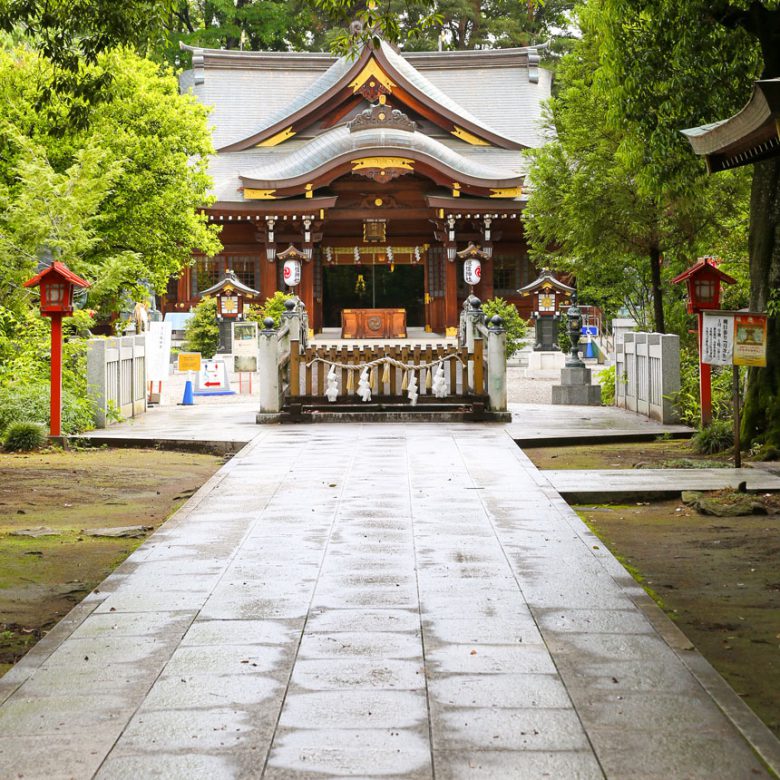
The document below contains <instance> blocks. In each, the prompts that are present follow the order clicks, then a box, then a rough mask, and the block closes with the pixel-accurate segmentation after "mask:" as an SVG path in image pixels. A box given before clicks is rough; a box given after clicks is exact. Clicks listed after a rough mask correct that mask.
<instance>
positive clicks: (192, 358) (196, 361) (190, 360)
mask: <svg viewBox="0 0 780 780" xmlns="http://www.w3.org/2000/svg"><path fill="white" fill-rule="evenodd" d="M176 367H177V369H178V370H179V371H200V352H179V362H178V364H177V366H176Z"/></svg>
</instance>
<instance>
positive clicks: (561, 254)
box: [524, 3, 747, 332]
mask: <svg viewBox="0 0 780 780" xmlns="http://www.w3.org/2000/svg"><path fill="white" fill-rule="evenodd" d="M597 6H598V3H591V4H590V5H589V6H587V7H584V6H583V7H580V8H579V14H578V18H579V21H580V27H581V30H582V37H581V39H580V40H578V41H577V42H576V43H575V44H574V45H573V48H572V51H571V52H570V53H569V54H568V55H567V56H565V57H564V58H563V60H562V61H561V63H560V65H559V69H558V79H559V87H558V92H557V95H556V96H555V97H554V98H553V99H552V101H551V102H550V106H549V113H548V127H549V130H550V133H551V140H550V142H549V143H548V144H547V145H546V146H544V147H542V148H540V149H538V150H534V151H533V152H531V153H530V157H531V162H532V167H531V171H530V179H531V181H532V182H533V189H532V190H531V195H530V198H529V204H528V208H527V209H526V211H525V214H524V218H525V222H526V227H527V231H528V236H529V240H530V243H531V247H532V250H533V254H534V255H535V257H536V262H537V265H549V266H551V267H555V268H557V269H559V270H563V271H567V272H569V273H574V274H575V275H576V277H577V283H578V286H579V291H580V296H581V300H584V301H587V302H588V303H591V304H597V305H599V306H601V307H602V308H603V309H605V310H606V311H607V312H614V311H615V310H616V309H618V308H620V307H621V306H624V305H626V306H628V307H629V309H630V310H631V313H632V314H633V316H634V317H635V319H636V320H637V322H639V323H640V325H641V326H643V327H648V326H649V324H650V321H651V318H650V317H649V316H648V309H650V308H651V309H652V324H653V326H654V328H655V330H657V331H659V332H664V331H666V330H667V323H666V315H665V311H664V291H665V290H668V289H669V285H668V280H669V279H670V278H671V276H673V275H674V273H675V272H676V271H679V270H680V269H681V267H683V266H684V265H685V263H686V262H687V260H689V259H690V257H692V256H695V255H696V252H697V251H700V250H703V249H704V248H705V247H707V246H708V244H707V242H708V241H709V240H711V239H712V238H713V237H714V236H715V235H718V234H720V233H721V232H722V221H721V215H722V214H723V213H724V211H726V210H728V209H732V208H733V206H734V204H735V203H745V202H746V200H747V191H746V186H745V185H746V178H745V177H744V175H741V174H739V173H737V174H730V175H728V176H725V177H723V178H721V179H718V180H713V179H708V178H707V177H706V176H705V175H704V174H703V172H702V171H701V170H696V171H693V172H692V175H691V178H690V179H689V180H687V181H686V191H685V192H681V191H675V190H672V189H669V188H664V187H655V188H653V187H650V186H643V185H642V184H641V181H642V177H643V176H644V175H645V171H644V167H645V165H646V164H647V161H646V160H645V159H643V158H641V157H639V156H636V155H632V154H623V153H622V150H623V148H624V147H625V146H626V145H629V144H632V143H634V142H635V140H636V139H634V138H633V137H631V138H627V137H626V136H627V131H626V130H624V129H622V128H617V127H615V126H613V125H612V124H610V122H609V119H608V115H609V111H610V108H611V103H612V100H613V99H614V97H613V94H612V93H611V92H610V91H608V90H606V89H603V88H602V86H601V84H600V83H599V67H600V62H601V60H602V58H603V56H604V52H603V43H602V41H603V18H602V17H601V15H600V14H599V13H598V11H597V12H595V13H594V10H593V9H594V7H597ZM743 213H744V210H743ZM724 246H725V244H724ZM672 298H673V299H677V300H679V292H678V291H677V290H674V291H673V292H672ZM678 309H679V307H678Z"/></svg>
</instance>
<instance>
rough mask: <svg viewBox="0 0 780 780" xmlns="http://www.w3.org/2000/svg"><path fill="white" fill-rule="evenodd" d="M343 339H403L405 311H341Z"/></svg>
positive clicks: (404, 334)
mask: <svg viewBox="0 0 780 780" xmlns="http://www.w3.org/2000/svg"><path fill="white" fill-rule="evenodd" d="M341 338H343V339H404V338H406V309H342V311H341Z"/></svg>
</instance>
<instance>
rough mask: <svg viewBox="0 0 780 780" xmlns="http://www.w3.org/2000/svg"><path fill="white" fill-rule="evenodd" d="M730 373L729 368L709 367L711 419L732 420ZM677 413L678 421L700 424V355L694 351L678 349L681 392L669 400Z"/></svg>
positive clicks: (693, 424) (692, 424)
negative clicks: (710, 374)
mask: <svg viewBox="0 0 780 780" xmlns="http://www.w3.org/2000/svg"><path fill="white" fill-rule="evenodd" d="M732 393H733V390H732V372H731V367H730V366H724V367H719V366H713V367H712V419H713V420H722V421H725V422H730V421H731V420H732V419H733V414H734V404H733V400H732ZM671 400H672V401H673V402H674V404H675V405H676V406H677V408H678V409H679V411H680V420H681V421H682V422H683V423H685V424H686V425H690V426H692V427H694V428H698V427H699V426H700V425H701V401H700V398H699V355H698V351H697V350H695V349H682V350H680V391H679V393H675V395H674V396H673V397H672V399H671Z"/></svg>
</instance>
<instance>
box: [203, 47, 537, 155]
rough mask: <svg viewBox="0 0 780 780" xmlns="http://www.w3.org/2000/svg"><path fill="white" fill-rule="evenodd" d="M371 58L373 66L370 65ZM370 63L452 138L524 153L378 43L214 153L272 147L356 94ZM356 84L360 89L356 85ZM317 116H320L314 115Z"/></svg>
mask: <svg viewBox="0 0 780 780" xmlns="http://www.w3.org/2000/svg"><path fill="white" fill-rule="evenodd" d="M372 60H373V63H372ZM372 64H374V65H377V66H378V67H379V69H380V70H381V71H382V72H383V73H384V74H385V75H386V76H387V77H388V78H389V79H390V82H391V87H390V91H391V92H393V91H394V90H396V92H395V94H396V95H397V96H398V99H399V100H400V101H401V102H403V103H405V104H407V105H411V106H412V107H413V108H414V107H416V106H415V105H414V104H415V103H417V104H418V106H420V105H421V106H423V107H425V108H427V109H428V110H429V111H430V112H431V113H432V114H433V115H436V116H437V118H438V119H439V124H441V125H442V126H443V127H445V128H446V129H447V130H448V132H451V133H452V134H453V135H455V136H456V137H462V138H464V139H465V140H468V141H469V142H470V143H477V144H486V145H489V144H492V145H495V146H498V147H501V148H504V149H523V148H525V146H524V145H523V144H521V143H519V142H518V141H514V140H512V139H510V138H507V137H506V136H504V135H502V134H501V133H500V132H498V131H497V130H494V129H493V128H491V127H490V126H489V125H487V124H486V123H485V122H483V121H482V120H480V119H478V118H477V117H475V116H474V115H473V114H472V113H471V112H469V111H468V110H467V109H465V108H463V107H462V106H460V105H459V104H458V103H457V102H456V101H454V100H453V99H452V98H450V97H449V96H448V95H446V94H445V93H444V92H443V91H442V90H441V89H439V88H438V87H436V86H435V85H434V84H433V83H432V82H431V81H429V80H428V79H427V78H426V77H425V76H423V75H422V74H421V73H420V72H419V71H418V70H416V69H415V68H414V67H413V66H412V65H411V64H410V63H408V62H407V61H406V60H405V59H404V58H403V57H402V56H401V55H400V54H398V53H397V52H395V50H394V49H393V48H392V47H391V46H390V45H389V44H387V43H386V42H385V41H380V43H379V46H378V47H376V48H374V49H369V48H368V47H364V48H363V50H362V51H361V53H360V55H359V56H358V57H356V58H355V59H354V60H350V59H349V58H348V57H342V58H340V59H338V60H336V62H334V63H333V65H331V66H330V68H328V70H327V71H325V73H323V74H322V75H321V76H320V77H319V78H318V79H316V80H315V81H314V82H313V83H312V84H311V85H310V86H309V87H308V88H307V89H305V90H303V91H302V92H301V93H300V94H299V95H298V96H296V97H295V98H294V99H293V100H292V101H291V102H290V103H289V104H288V105H287V106H285V107H284V108H283V109H281V110H279V111H277V112H275V113H274V114H272V115H271V116H270V117H268V118H267V119H266V120H265V121H264V123H263V125H262V126H261V127H260V128H258V130H257V131H256V132H255V133H253V134H252V135H250V136H248V137H247V138H244V139H242V140H240V141H237V142H234V143H231V144H228V145H227V146H224V147H222V148H221V149H219V150H218V151H220V152H232V151H243V150H246V149H249V148H251V147H253V146H258V145H266V144H267V145H276V143H279V142H281V141H283V140H286V139H287V138H289V137H291V136H292V135H294V134H296V133H297V132H299V131H300V130H301V129H303V128H304V127H306V126H307V125H308V124H311V123H312V122H313V121H316V119H318V118H319V117H320V115H321V110H322V109H323V108H324V107H327V106H329V105H330V106H331V107H335V105H334V104H336V105H338V104H341V103H343V102H344V101H345V100H347V99H349V98H350V97H352V96H353V95H354V94H355V93H356V91H357V86H355V84H354V82H355V79H358V78H360V77H361V75H362V74H363V72H364V71H365V70H369V71H371V70H372V68H371V66H372ZM358 86H359V85H358ZM318 112H319V113H318Z"/></svg>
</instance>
